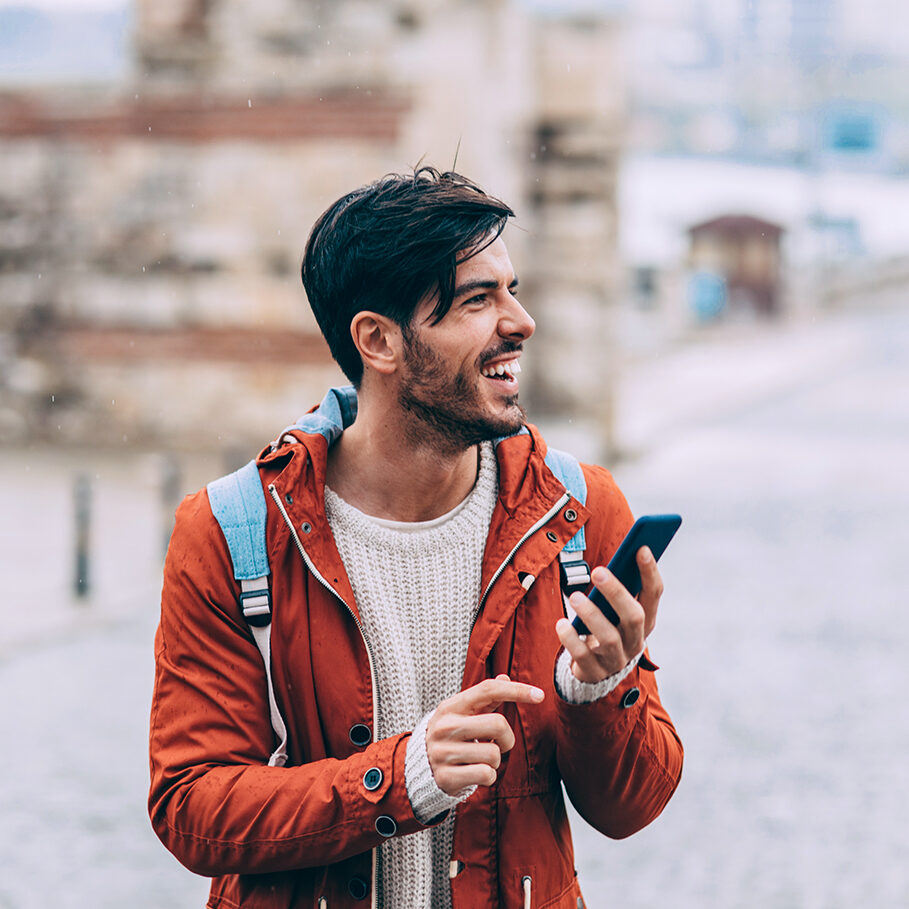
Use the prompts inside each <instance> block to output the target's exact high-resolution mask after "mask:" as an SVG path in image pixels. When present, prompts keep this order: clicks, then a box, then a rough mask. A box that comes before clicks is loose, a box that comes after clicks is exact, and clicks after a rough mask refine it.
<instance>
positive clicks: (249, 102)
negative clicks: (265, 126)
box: [246, 98, 252, 107]
mask: <svg viewBox="0 0 909 909" xmlns="http://www.w3.org/2000/svg"><path fill="white" fill-rule="evenodd" d="M246 103H247V104H248V105H249V106H250V107H252V98H248V99H247V101H246Z"/></svg>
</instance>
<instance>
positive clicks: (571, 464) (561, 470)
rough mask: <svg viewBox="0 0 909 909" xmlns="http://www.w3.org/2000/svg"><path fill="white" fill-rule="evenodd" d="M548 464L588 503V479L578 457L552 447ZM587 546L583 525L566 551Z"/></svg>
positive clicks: (547, 456) (548, 456) (571, 489)
mask: <svg viewBox="0 0 909 909" xmlns="http://www.w3.org/2000/svg"><path fill="white" fill-rule="evenodd" d="M546 466H547V467H548V468H549V469H550V470H551V471H552V472H553V473H554V474H555V475H556V476H557V477H558V478H559V479H560V480H561V481H562V485H563V486H564V487H565V488H566V489H567V490H568V491H569V492H570V493H571V494H572V495H573V496H574V497H575V498H576V499H577V500H578V501H579V502H580V503H581V504H582V505H586V504H587V481H586V480H585V479H584V471H583V470H581V465H580V463H579V462H578V459H577V458H576V457H575V456H574V455H571V454H568V452H567V451H559V449H558V448H550V449H548V450H547V452H546ZM586 548H587V541H586V539H585V538H584V528H583V527H582V528H581V529H580V530H579V531H578V532H577V533H576V534H575V535H574V536H573V537H572V538H571V539H570V540H569V541H568V542H567V543H566V544H565V549H564V550H563V551H564V552H581V553H583V552H584V550H585V549H586Z"/></svg>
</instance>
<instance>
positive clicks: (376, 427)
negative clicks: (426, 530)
mask: <svg viewBox="0 0 909 909" xmlns="http://www.w3.org/2000/svg"><path fill="white" fill-rule="evenodd" d="M406 423H407V416H406V415H404V414H402V413H401V412H400V410H399V409H398V408H396V407H389V408H385V407H370V406H369V402H368V401H364V400H363V398H362V397H361V398H360V401H359V407H358V413H357V419H356V421H355V422H354V424H353V425H352V426H350V427H348V429H346V430H345V431H344V433H343V434H342V436H341V438H340V439H339V440H338V441H337V442H336V443H335V445H333V446H332V448H331V449H330V450H329V453H328V474H327V483H328V485H329V486H330V487H331V488H332V489H333V490H334V491H335V492H336V493H337V494H338V495H339V496H340V497H341V498H342V499H344V500H345V501H346V502H348V503H349V504H351V505H353V506H354V507H355V508H358V509H359V510H360V511H362V512H365V513H366V514H369V515H373V516H374V517H377V518H385V519H387V520H391V521H431V520H432V519H433V518H437V517H440V516H441V515H443V514H446V513H447V512H449V511H451V509H452V508H454V507H455V506H456V505H458V504H460V503H461V502H463V501H464V499H465V498H466V497H467V496H468V494H469V493H470V490H471V489H473V486H474V483H475V482H476V478H477V461H478V451H477V446H476V445H471V446H470V447H468V448H461V449H452V448H451V446H447V445H445V444H441V440H438V439H434V438H433V436H432V434H428V435H427V434H425V433H418V432H414V431H413V427H412V426H409V425H405V424H406Z"/></svg>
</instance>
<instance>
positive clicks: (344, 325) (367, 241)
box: [302, 166, 514, 386]
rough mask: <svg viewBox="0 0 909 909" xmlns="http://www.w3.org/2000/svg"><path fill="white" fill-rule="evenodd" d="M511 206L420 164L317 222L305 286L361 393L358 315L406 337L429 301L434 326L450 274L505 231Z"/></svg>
mask: <svg viewBox="0 0 909 909" xmlns="http://www.w3.org/2000/svg"><path fill="white" fill-rule="evenodd" d="M513 216H514V212H513V211H512V210H511V208H510V207H509V206H508V205H506V204H505V203H504V202H502V201H501V200H500V199H496V198H495V197H494V196H490V195H489V194H488V193H486V192H484V191H483V190H482V189H480V187H479V186H477V185H476V184H475V183H473V182H472V181H471V180H469V179H467V177H464V176H462V175H461V174H457V173H454V172H453V171H447V172H445V173H441V172H440V171H438V170H436V168H434V167H429V166H423V167H419V168H417V169H416V170H414V173H413V174H412V175H407V174H387V175H386V176H384V177H382V178H381V179H379V180H376V181H375V182H374V183H370V184H368V185H366V186H362V187H360V188H359V189H355V190H353V191H352V192H350V193H347V195H345V196H342V197H341V198H340V199H338V201H337V202H335V203H334V204H333V205H331V206H330V207H329V208H328V209H327V210H326V211H325V212H324V213H323V214H322V215H321V217H320V218H319V220H318V221H316V223H315V225H314V226H313V229H312V232H311V233H310V235H309V240H308V241H307V243H306V251H305V253H304V255H303V266H302V276H303V286H304V288H305V289H306V295H307V297H308V299H309V305H310V306H311V307H312V310H313V313H314V314H315V317H316V321H317V322H318V323H319V328H320V329H321V330H322V334H323V335H324V336H325V340H326V341H327V342H328V346H329V348H330V350H331V354H332V356H333V357H334V358H335V360H336V361H337V363H338V365H339V366H340V367H341V369H342V370H343V371H344V374H345V375H346V376H347V378H348V379H349V380H350V381H351V382H352V383H353V384H354V385H356V386H359V384H360V382H361V380H362V378H363V362H362V360H361V359H360V354H359V352H358V351H357V348H356V345H355V344H354V343H353V339H352V338H351V334H350V325H351V321H352V320H353V318H354V316H355V315H356V314H357V313H358V312H363V311H364V310H369V311H371V312H375V313H378V314H380V315H383V316H387V317H388V318H390V319H393V320H394V321H395V322H396V323H397V324H398V325H400V326H401V328H402V329H403V330H404V331H405V333H406V332H407V329H408V327H409V326H410V325H411V324H412V321H413V315H414V311H415V310H416V308H417V305H418V304H419V303H420V301H421V300H423V299H424V298H426V297H430V298H432V296H435V307H434V309H433V311H432V314H431V316H430V318H431V319H432V320H433V324H436V323H438V322H439V321H441V320H442V318H444V316H445V314H446V313H447V312H448V310H449V309H450V308H451V305H452V302H453V297H454V289H455V269H456V268H457V267H458V265H460V264H461V263H462V262H465V261H467V260H468V259H470V258H471V257H473V256H475V255H476V254H477V253H479V252H481V251H482V250H483V249H485V248H486V247H487V246H488V245H489V244H490V243H493V242H494V241H495V239H496V238H497V237H498V236H499V234H501V233H502V231H503V230H504V228H505V225H506V223H507V222H508V219H509V218H510V217H513Z"/></svg>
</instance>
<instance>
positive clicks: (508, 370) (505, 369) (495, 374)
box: [480, 360, 521, 382]
mask: <svg viewBox="0 0 909 909" xmlns="http://www.w3.org/2000/svg"><path fill="white" fill-rule="evenodd" d="M520 371H521V364H520V363H519V362H518V361H517V360H510V361H508V362H506V363H497V364H496V365H495V366H484V367H483V368H482V369H481V370H480V373H481V374H482V375H484V376H486V378H487V379H501V380H502V381H505V382H511V381H512V380H513V379H514V377H515V376H516V375H517V374H518V373H519V372H520Z"/></svg>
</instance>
